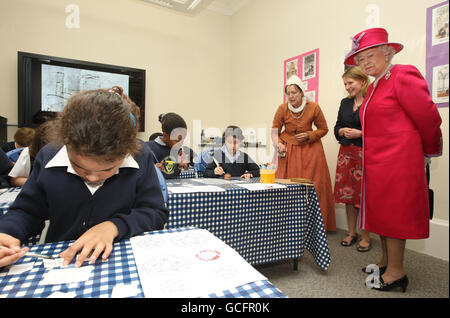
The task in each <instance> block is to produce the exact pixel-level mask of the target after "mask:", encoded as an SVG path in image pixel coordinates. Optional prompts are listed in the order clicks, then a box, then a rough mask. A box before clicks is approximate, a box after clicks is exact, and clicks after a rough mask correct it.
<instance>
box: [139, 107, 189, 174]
mask: <svg viewBox="0 0 450 318" xmlns="http://www.w3.org/2000/svg"><path fill="white" fill-rule="evenodd" d="M158 119H159V121H160V122H161V129H162V135H161V136H158V137H156V138H155V139H153V140H150V141H148V142H147V145H148V146H149V147H150V149H151V150H152V151H153V153H154V154H155V156H156V159H157V166H158V167H159V168H160V169H161V171H162V173H163V174H164V177H165V178H166V179H173V178H177V177H178V175H179V174H180V173H181V169H185V170H187V169H189V164H190V162H192V165H193V157H194V156H195V154H194V152H193V151H192V150H190V149H189V148H187V147H183V141H184V139H185V138H186V134H187V125H186V122H185V121H184V119H183V118H182V117H181V116H180V115H178V114H175V113H167V114H161V115H159V118H158Z"/></svg>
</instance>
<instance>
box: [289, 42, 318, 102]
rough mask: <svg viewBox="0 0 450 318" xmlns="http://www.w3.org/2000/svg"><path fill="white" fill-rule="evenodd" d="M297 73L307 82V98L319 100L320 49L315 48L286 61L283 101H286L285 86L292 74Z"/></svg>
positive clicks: (314, 100)
mask: <svg viewBox="0 0 450 318" xmlns="http://www.w3.org/2000/svg"><path fill="white" fill-rule="evenodd" d="M294 74H295V75H297V76H298V77H299V78H300V79H301V80H302V81H303V82H304V84H305V91H306V92H305V95H306V96H307V97H306V98H307V99H308V100H310V101H313V102H316V103H317V102H318V88H319V49H315V50H312V51H309V52H306V53H303V54H300V55H297V56H295V57H291V58H289V59H287V60H285V61H284V73H283V77H284V82H283V102H284V103H285V102H286V95H285V92H284V88H285V87H286V82H287V80H288V78H289V77H291V76H292V75H294Z"/></svg>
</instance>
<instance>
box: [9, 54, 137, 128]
mask: <svg viewBox="0 0 450 318" xmlns="http://www.w3.org/2000/svg"><path fill="white" fill-rule="evenodd" d="M17 62H18V63H17V66H18V94H19V95H18V126H19V127H36V126H38V125H39V124H40V123H42V119H41V118H42V117H43V116H48V117H53V116H54V115H55V114H56V113H57V112H59V111H61V110H62V109H63V108H64V106H65V105H66V102H67V100H68V99H69V98H70V97H71V96H72V95H73V94H75V93H76V92H78V91H82V90H89V89H98V88H110V87H113V86H115V85H118V86H121V87H122V88H123V90H124V93H125V94H126V95H128V96H129V97H130V98H131V99H132V100H133V101H134V102H135V103H136V105H138V106H139V107H140V111H141V119H140V123H139V124H140V131H144V130H145V70H143V69H136V68H130V67H125V66H117V65H108V64H100V63H94V62H87V61H79V60H72V59H66V58H60V57H54V56H47V55H40V54H34V53H26V52H17Z"/></svg>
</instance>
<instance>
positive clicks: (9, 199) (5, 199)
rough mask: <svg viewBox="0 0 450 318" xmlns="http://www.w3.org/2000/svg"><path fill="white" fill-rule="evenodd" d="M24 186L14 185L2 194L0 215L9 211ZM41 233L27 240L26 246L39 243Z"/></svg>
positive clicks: (0, 196)
mask: <svg viewBox="0 0 450 318" xmlns="http://www.w3.org/2000/svg"><path fill="white" fill-rule="evenodd" d="M21 189H22V188H18V187H14V188H9V189H8V190H7V191H5V192H3V193H1V194H0V216H2V215H3V214H6V213H7V212H8V209H9V206H10V205H11V204H12V203H13V202H14V199H15V197H16V196H17V195H18V194H19V192H20V190H21ZM0 222H1V220H0ZM40 239H41V235H40V234H38V235H36V236H32V237H30V238H29V239H28V240H27V241H26V242H23V244H22V245H24V246H31V245H35V244H37V243H39V241H40Z"/></svg>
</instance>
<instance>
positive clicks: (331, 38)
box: [231, 0, 449, 259]
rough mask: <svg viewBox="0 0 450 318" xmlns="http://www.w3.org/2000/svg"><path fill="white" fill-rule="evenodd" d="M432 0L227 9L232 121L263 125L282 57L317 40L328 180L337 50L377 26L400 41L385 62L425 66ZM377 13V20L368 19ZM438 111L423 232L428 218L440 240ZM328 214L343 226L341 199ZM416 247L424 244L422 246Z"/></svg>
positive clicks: (259, 0)
mask: <svg viewBox="0 0 450 318" xmlns="http://www.w3.org/2000/svg"><path fill="white" fill-rule="evenodd" d="M440 2H441V1H434V0H433V1H432V0H415V1H408V0H396V1H389V0H358V1H355V0H343V1H334V0H318V1H298V0H278V1H272V0H250V1H249V2H248V3H247V5H246V6H245V7H244V8H243V9H242V10H240V11H239V12H238V13H237V14H235V15H234V16H233V17H232V34H231V40H232V45H231V47H232V57H231V59H232V63H231V65H232V74H231V78H232V86H231V88H232V96H231V101H232V103H231V107H232V115H231V116H232V118H238V120H237V124H238V125H242V126H244V127H252V126H256V127H261V126H264V127H267V128H270V127H271V123H272V119H273V115H274V112H275V110H276V107H277V106H278V105H279V104H281V103H282V101H283V95H282V94H283V78H284V77H283V61H284V60H286V59H288V58H291V57H294V56H297V55H299V54H302V53H306V52H308V51H310V50H313V49H316V48H319V59H320V62H319V64H320V68H319V73H320V74H319V77H320V78H319V104H320V106H321V108H322V110H323V112H324V114H325V117H326V119H327V122H328V126H329V129H330V131H329V133H328V135H326V136H325V137H324V138H323V139H322V143H323V145H324V148H325V153H326V157H327V161H328V166H329V169H330V174H331V177H332V179H333V180H334V176H335V169H336V158H337V154H338V150H339V144H338V143H337V142H336V140H335V138H334V135H333V132H332V129H333V127H334V124H335V122H336V117H337V112H338V109H339V103H340V100H341V99H342V98H343V97H345V96H346V93H345V90H344V87H343V84H342V79H341V76H342V73H343V70H344V68H343V67H344V66H343V60H344V55H345V53H346V52H347V51H348V50H349V49H350V47H351V41H350V37H351V36H354V35H355V34H357V33H358V32H360V31H362V30H364V29H367V28H369V27H375V26H380V27H384V28H386V29H387V30H388V32H389V36H390V37H389V38H390V40H391V41H393V42H396V41H397V42H401V43H403V44H404V45H405V48H404V50H403V51H402V52H400V53H399V54H398V55H396V56H395V57H394V61H393V62H394V63H399V64H413V65H415V66H416V67H418V68H419V70H420V71H421V72H422V74H425V48H426V43H425V39H426V33H425V32H426V8H428V7H431V6H433V5H435V4H437V3H440ZM374 10H378V11H377V12H375V11H374ZM377 13H378V18H379V20H378V21H379V23H377V24H376V25H374V24H373V23H374V22H376V19H374V18H376V16H377ZM439 111H440V114H441V116H442V119H443V124H442V126H441V129H442V132H443V136H444V155H443V156H442V157H440V158H437V159H433V162H432V166H431V187H432V188H433V189H434V190H435V219H436V222H435V223H436V224H437V225H436V224H434V223H433V224H432V226H431V231H432V233H431V237H435V235H434V231H435V229H436V226H437V227H438V228H439V232H440V233H441V231H440V229H441V228H442V227H443V229H444V236H446V240H445V242H448V219H449V217H448V211H449V201H448V191H449V178H448V176H449V171H448V153H449V151H448V149H449V147H448V144H449V142H448V140H449V138H448V111H449V110H448V108H441V109H439ZM336 214H337V225H338V227H339V228H346V221H345V210H344V206H343V205H341V204H338V205H336ZM431 239H432V238H430V239H429V240H431ZM441 239H442V236H440V238H439V239H437V240H436V241H435V243H436V244H437V245H436V246H438V248H437V249H438V250H443V249H445V253H443V254H444V255H440V256H438V257H441V258H446V259H448V244H447V247H445V246H441V245H440V244H442V241H441ZM429 240H424V241H429ZM408 244H409V243H408ZM412 245H414V244H412ZM418 245H420V244H415V245H414V246H418ZM422 245H423V244H422ZM428 245H429V244H428ZM422 247H423V246H422ZM419 249H420V248H419ZM435 250H436V249H435ZM421 251H423V252H427V251H424V250H423V248H422V250H421ZM430 253H431V252H430ZM445 254H446V256H445ZM433 255H435V251H434V252H433Z"/></svg>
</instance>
